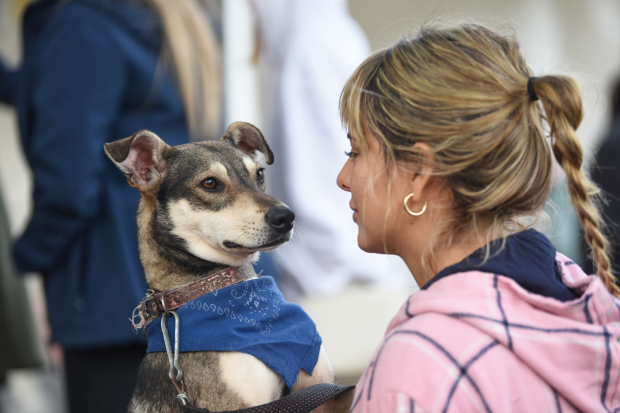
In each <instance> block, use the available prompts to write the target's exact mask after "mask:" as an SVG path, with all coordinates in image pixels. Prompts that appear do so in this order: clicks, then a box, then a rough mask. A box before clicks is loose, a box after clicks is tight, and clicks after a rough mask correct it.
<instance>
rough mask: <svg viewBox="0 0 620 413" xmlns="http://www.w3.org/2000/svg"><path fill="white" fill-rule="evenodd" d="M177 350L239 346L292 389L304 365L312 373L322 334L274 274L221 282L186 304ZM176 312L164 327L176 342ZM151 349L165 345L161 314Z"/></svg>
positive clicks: (150, 335) (153, 326)
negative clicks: (225, 284)
mask: <svg viewBox="0 0 620 413" xmlns="http://www.w3.org/2000/svg"><path fill="white" fill-rule="evenodd" d="M176 313H177V314H178V315H179V318H180V323H181V325H180V340H179V344H180V345H179V351H180V352H182V353H183V352H189V351H237V352H241V353H246V354H250V355H252V356H254V357H256V358H257V359H259V360H261V361H262V362H263V363H265V364H266V365H267V366H268V367H269V368H271V370H273V371H274V372H276V373H277V374H279V375H280V376H281V377H282V379H283V380H284V382H285V383H286V385H287V387H288V388H289V390H293V386H294V385H295V382H296V381H297V375H298V374H299V372H300V370H302V369H303V370H305V371H307V372H308V374H312V371H313V370H314V366H315V365H316V363H317V361H318V359H319V352H320V350H321V336H320V335H319V333H318V332H317V330H316V326H315V324H314V322H313V321H312V319H311V318H310V317H309V316H308V314H306V313H305V312H304V310H303V309H302V308H301V307H300V306H299V305H297V304H292V303H289V302H286V301H284V298H283V297H282V293H280V290H279V289H278V287H277V286H276V283H275V282H274V280H273V278H271V277H260V278H255V279H251V280H248V281H244V282H240V283H238V284H234V285H230V286H228V287H224V288H221V289H219V290H216V291H213V292H211V293H208V294H205V295H203V296H201V297H198V298H196V299H194V300H192V301H189V302H187V303H185V304H183V305H182V306H181V307H179V308H178V309H177V310H176ZM174 319H175V318H174V317H168V319H167V320H166V327H167V328H168V336H169V337H170V342H171V343H174ZM146 336H147V339H148V342H149V347H148V349H147V350H146V351H147V353H153V352H162V351H166V346H165V344H164V339H163V334H162V329H161V320H160V319H157V320H154V321H152V322H151V323H150V324H149V325H148V326H147V327H146Z"/></svg>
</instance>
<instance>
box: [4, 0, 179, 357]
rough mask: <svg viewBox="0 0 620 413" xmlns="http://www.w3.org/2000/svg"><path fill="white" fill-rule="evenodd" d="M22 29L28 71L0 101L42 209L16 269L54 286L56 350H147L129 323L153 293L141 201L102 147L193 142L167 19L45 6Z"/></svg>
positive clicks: (137, 11) (138, 12)
mask: <svg viewBox="0 0 620 413" xmlns="http://www.w3.org/2000/svg"><path fill="white" fill-rule="evenodd" d="M23 25H24V27H23V30H24V33H23V36H24V58H23V65H22V67H21V68H20V69H19V71H17V72H10V71H7V70H6V69H4V68H3V67H0V99H2V100H3V101H4V102H7V103H11V104H13V105H15V107H16V109H17V112H18V115H19V127H20V130H21V137H22V143H23V149H24V152H25V154H26V157H27V159H28V162H29V163H30V166H31V168H32V171H33V175H34V194H33V197H34V210H33V213H32V217H31V220H30V223H29V224H28V226H27V228H26V230H25V232H24V234H23V235H22V236H21V238H19V240H18V241H17V242H16V243H15V245H14V258H15V262H16V265H17V267H18V269H19V270H20V271H21V272H33V271H36V272H41V273H42V274H43V276H44V280H45V289H46V292H47V300H48V309H49V319H50V322H51V327H52V340H53V341H55V342H59V343H61V344H62V345H64V346H65V347H67V348H85V347H93V346H110V345H117V344H118V345H122V344H130V343H131V342H144V338H143V337H142V336H140V335H135V334H134V332H133V331H132V328H131V324H130V322H129V317H130V316H131V313H132V310H133V309H134V307H136V306H137V305H138V304H139V302H140V300H141V299H142V297H143V296H144V293H145V290H146V288H147V285H146V283H145V279H144V274H143V270H142V266H141V264H140V260H139V258H138V245H137V234H136V223H135V215H136V210H137V208H138V201H139V193H138V191H137V190H136V189H134V188H132V187H130V186H129V185H128V184H127V181H126V180H125V177H124V176H123V174H122V173H121V172H120V171H119V170H118V169H117V168H116V166H114V165H113V164H112V162H111V161H109V160H108V159H107V157H106V156H105V154H104V151H103V144H104V143H105V142H111V141H114V140H117V139H121V138H125V137H127V136H130V135H132V134H133V133H134V132H136V131H138V130H140V129H149V130H151V131H153V132H155V133H156V134H158V135H159V136H161V137H162V138H163V139H164V140H165V141H166V142H167V143H169V144H171V145H178V144H182V143H187V142H188V141H189V133H188V129H187V127H186V122H185V113H184V109H183V106H182V103H181V100H180V98H179V95H178V93H177V91H176V89H175V87H174V84H173V81H172V78H171V76H170V71H169V70H167V69H166V67H165V65H164V64H162V62H160V59H159V57H160V50H161V43H162V34H161V31H160V28H159V22H158V19H157V16H156V15H155V14H153V13H152V12H151V11H150V10H149V9H148V8H146V7H144V6H140V3H139V2H129V1H121V0H74V1H72V2H69V3H68V4H66V5H65V4H64V2H62V1H57V0H41V1H38V2H36V3H34V4H33V5H32V6H31V7H30V8H29V9H28V10H27V12H26V15H25V17H24V23H23ZM158 62H159V65H158ZM0 66H1V65H0Z"/></svg>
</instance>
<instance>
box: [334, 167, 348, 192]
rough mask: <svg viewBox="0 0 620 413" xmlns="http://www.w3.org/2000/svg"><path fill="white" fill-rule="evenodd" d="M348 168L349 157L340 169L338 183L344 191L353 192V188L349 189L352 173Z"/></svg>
mask: <svg viewBox="0 0 620 413" xmlns="http://www.w3.org/2000/svg"><path fill="white" fill-rule="evenodd" d="M348 169H349V160H348V159H347V162H345V164H344V166H343V167H342V169H341V170H340V173H339V174H338V177H337V178H336V184H337V185H338V187H339V188H340V189H342V190H343V191H346V192H351V190H350V189H349V179H350V177H351V173H350V171H349V170H348Z"/></svg>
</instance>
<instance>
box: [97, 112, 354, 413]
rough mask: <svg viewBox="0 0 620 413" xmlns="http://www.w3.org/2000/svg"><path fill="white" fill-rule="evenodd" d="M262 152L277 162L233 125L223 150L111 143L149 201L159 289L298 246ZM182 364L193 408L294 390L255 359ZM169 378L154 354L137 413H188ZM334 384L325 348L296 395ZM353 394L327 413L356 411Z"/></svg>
mask: <svg viewBox="0 0 620 413" xmlns="http://www.w3.org/2000/svg"><path fill="white" fill-rule="evenodd" d="M257 151H259V152H261V153H262V154H263V155H264V156H265V160H266V162H267V164H271V163H273V159H274V157H273V153H272V152H271V150H270V149H269V146H268V145H267V142H266V141H265V139H264V138H263V135H262V134H261V132H260V131H259V130H258V129H257V128H256V127H254V126H253V125H250V124H248V123H243V122H236V123H233V124H232V125H231V126H230V127H229V128H228V130H227V131H226V133H225V134H224V136H223V137H222V139H221V141H219V142H200V143H190V144H186V145H179V146H175V147H171V146H169V145H167V144H166V143H165V142H164V141H162V140H161V139H160V138H159V137H158V136H156V135H155V134H154V133H152V132H149V131H147V130H141V131H139V132H137V133H136V134H134V135H133V136H131V137H129V138H126V139H122V140H119V141H116V142H112V143H108V144H106V145H105V152H106V154H107V155H108V157H109V158H110V159H111V160H112V161H113V162H114V163H115V164H116V166H117V167H118V168H119V169H120V170H121V171H122V172H123V173H124V174H125V176H126V177H127V180H128V182H129V184H130V185H131V186H133V187H135V188H136V189H138V190H139V191H140V193H141V195H142V199H141V202H140V206H139V209H138V214H137V223H138V239H139V249H140V259H141V261H142V265H143V266H144V270H145V274H146V281H147V283H148V284H149V286H150V288H151V289H153V290H155V291H161V292H165V291H170V290H173V289H176V288H179V287H182V286H184V285H186V284H189V283H192V282H194V281H196V280H198V279H201V278H203V277H205V276H208V275H210V274H214V273H216V272H218V271H220V270H222V269H224V268H226V267H229V266H241V265H244V264H247V263H251V262H254V261H255V260H256V259H257V258H258V255H259V252H260V251H271V250H274V249H276V248H277V247H279V246H280V245H282V244H284V243H285V242H287V241H289V240H290V239H291V236H292V234H293V226H294V225H293V220H294V218H295V215H294V213H293V212H292V211H291V210H290V209H289V208H288V207H286V205H284V204H282V203H281V202H280V201H278V200H277V199H275V198H273V197H271V196H269V195H267V194H265V193H264V191H265V179H264V168H263V166H262V165H261V164H260V163H258V162H257V160H256V152H257ZM151 321H153V320H152V319H151V320H147V323H148V322H151ZM205 328H208V326H205ZM181 339H182V337H181ZM179 361H180V365H181V366H182V368H183V370H184V377H185V378H184V381H185V384H186V386H187V388H188V389H189V390H188V395H189V401H190V403H191V404H192V405H194V406H196V407H201V408H206V409H209V410H211V411H214V412H218V411H225V410H234V409H241V408H245V407H250V406H256V405H260V404H264V403H268V402H271V401H273V400H276V399H278V398H280V397H282V396H283V395H284V394H286V392H287V391H288V389H287V388H286V386H285V384H284V381H283V380H282V378H281V377H280V375H278V374H276V373H274V372H273V371H272V370H270V369H269V368H268V367H267V366H266V365H265V364H264V363H263V362H262V361H260V360H258V359H257V358H255V357H253V356H251V355H249V354H245V353H241V352H234V351H229V352H214V351H205V352H187V353H181V355H180V359H179ZM168 370H169V363H168V358H167V355H166V353H162V352H159V353H149V354H147V355H146V357H145V358H144V361H143V362H142V365H141V367H140V373H139V379H138V384H137V387H136V389H135V392H134V395H133V398H132V401H131V404H130V406H129V411H130V412H134V413H138V412H157V413H167V412H180V407H179V401H178V400H177V399H176V397H175V392H174V388H173V386H172V384H171V382H170V379H169V378H168ZM334 382H335V377H334V374H333V372H332V370H331V366H330V364H329V361H328V359H327V356H326V354H325V352H324V351H323V349H321V352H320V355H319V359H318V362H317V364H316V366H315V368H314V371H312V375H309V374H308V373H306V372H305V371H304V370H301V371H300V372H299V375H298V377H297V382H296V384H295V387H294V388H293V391H297V390H299V389H302V388H304V387H307V386H310V385H313V384H317V383H334ZM348 393H349V394H347V395H346V396H344V395H343V396H344V397H340V398H339V399H337V400H332V401H331V402H329V403H327V404H325V405H323V406H321V407H320V408H319V409H320V411H325V412H329V411H334V412H335V411H343V412H344V411H348V407H349V406H350V397H352V392H348ZM319 409H317V410H316V411H319Z"/></svg>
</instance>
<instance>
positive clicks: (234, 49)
mask: <svg viewBox="0 0 620 413" xmlns="http://www.w3.org/2000/svg"><path fill="white" fill-rule="evenodd" d="M197 2H198V3H201V2H200V1H197ZM28 3H29V2H28V1H26V0H0V58H1V59H2V60H4V62H5V64H6V65H7V66H8V67H18V66H19V65H20V62H21V59H22V50H21V48H22V38H21V36H22V35H21V33H22V32H21V21H22V18H23V13H24V10H25V9H26V7H27V6H28ZM203 3H204V7H205V10H206V11H205V13H209V14H210V19H211V22H212V23H213V22H215V23H213V26H214V30H215V31H216V32H217V33H218V39H219V42H220V45H219V46H220V47H221V56H222V59H221V64H222V73H223V77H222V97H221V102H222V108H221V109H222V110H221V113H222V115H221V117H222V122H221V123H222V125H221V126H220V129H222V128H225V127H226V126H227V125H228V124H230V123H231V122H234V121H239V120H242V121H246V122H250V123H253V124H255V125H256V126H258V127H259V128H260V129H261V130H262V131H263V132H264V134H265V137H266V139H267V141H268V142H269V144H270V146H271V147H272V149H273V150H274V153H275V160H276V161H275V164H274V166H273V167H270V168H268V169H267V179H268V181H267V182H268V191H269V192H271V193H272V194H274V195H275V196H278V197H279V198H281V199H283V200H284V201H285V202H286V203H287V204H289V205H290V206H291V207H292V208H293V210H295V211H296V212H297V215H298V217H300V219H299V222H298V224H296V225H297V228H298V232H297V236H296V239H295V241H294V242H293V243H292V244H291V245H290V246H285V247H284V248H282V250H281V251H280V252H279V253H274V254H271V255H266V256H264V257H263V259H261V262H259V267H260V269H261V270H263V271H264V273H266V274H272V273H273V274H274V275H277V277H278V278H277V279H278V282H279V284H280V285H281V288H282V289H283V291H284V293H285V295H286V297H287V298H288V299H290V300H293V301H296V302H299V303H300V304H301V305H302V306H303V307H304V308H305V309H306V311H308V313H309V314H310V315H311V316H312V317H313V318H314V320H315V321H316V323H317V326H318V329H319V332H320V333H321V335H322V336H323V339H324V344H325V348H326V350H327V352H328V354H329V356H330V359H331V362H332V365H333V368H334V370H335V372H336V374H337V376H338V377H339V379H340V381H341V382H343V383H346V384H348V383H355V382H356V381H357V378H358V377H359V375H360V374H361V372H362V370H363V369H364V367H365V366H366V363H367V362H368V360H369V359H370V357H371V355H372V352H373V351H374V349H375V347H376V345H377V344H378V343H379V341H380V339H381V337H382V334H383V332H384V329H385V328H386V326H387V323H388V322H389V320H390V319H391V317H392V316H393V315H394V314H395V313H396V311H397V310H398V308H399V307H400V306H401V305H402V303H404V301H405V300H406V298H407V297H408V296H409V295H410V294H411V293H414V292H415V291H416V290H417V286H416V285H415V283H414V281H413V278H412V277H411V275H410V274H409V273H408V271H407V269H406V267H405V266H404V264H403V263H402V262H401V261H400V260H398V259H396V258H393V257H380V256H375V257H371V256H368V255H367V254H364V253H362V252H361V251H359V250H358V249H357V248H356V244H355V226H354V224H353V223H352V222H351V219H350V212H351V211H350V210H349V209H348V204H347V203H348V197H347V196H346V194H344V193H340V192H339V190H338V189H337V188H336V184H335V180H336V174H337V172H338V170H339V169H340V167H341V166H342V164H343V163H344V161H345V160H346V158H345V156H344V155H342V150H344V149H346V148H347V144H348V143H347V142H346V138H345V134H344V132H343V131H342V130H339V129H338V128H339V127H340V125H339V120H338V95H339V90H340V89H341V88H342V86H343V85H344V82H345V81H346V78H347V76H348V75H350V74H351V73H352V71H353V70H354V68H355V66H356V65H357V64H358V63H360V62H361V60H363V59H364V57H365V56H367V55H368V53H370V52H371V51H372V50H377V49H379V48H382V47H385V46H389V45H391V44H392V43H393V42H394V41H395V40H396V39H397V38H398V37H400V36H406V35H407V34H412V33H415V29H416V28H417V27H419V26H420V24H421V23H422V22H424V21H426V20H428V19H431V18H435V17H440V16H452V17H457V18H475V19H478V20H481V21H483V22H486V23H491V24H506V25H508V26H510V27H512V28H513V29H514V30H515V31H516V33H517V34H518V38H519V39H520V43H521V47H522V49H523V52H524V54H525V57H526V60H527V62H528V63H529V65H530V67H531V68H532V70H533V72H534V75H535V76H539V75H544V74H547V73H549V74H555V73H566V74H571V75H573V76H575V77H577V78H578V79H579V80H580V82H581V84H582V87H583V95H584V100H585V105H586V110H585V119H584V121H583V123H582V125H581V127H580V128H579V130H578V131H577V133H578V135H579V137H580V140H581V142H582V145H583V147H584V150H585V154H586V157H585V158H586V163H588V162H590V161H591V160H592V159H593V157H594V156H595V153H596V150H597V148H598V147H599V145H600V142H601V141H602V139H603V138H604V137H605V136H606V135H607V134H608V133H609V130H610V128H611V125H612V116H611V109H610V104H609V100H610V96H611V92H612V88H613V87H614V85H615V84H616V82H617V80H618V79H619V77H620V76H619V75H620V2H618V1H617V0H520V1H512V0H435V1H430V0H381V1H378V0H349V1H348V4H347V2H346V1H344V0H320V1H318V0H317V1H314V0H313V1H307V2H306V5H305V6H303V7H302V6H293V3H295V2H293V1H288V0H281V1H277V0H273V1H261V0H255V1H248V0H219V1H208V2H203ZM206 3H208V4H206ZM295 7H298V8H299V9H295ZM295 19H298V20H295ZM302 23H303V24H302ZM295 51H297V53H295ZM299 51H303V53H299ZM322 62H331V63H333V64H331V66H329V65H327V66H329V67H328V68H326V67H325V66H326V65H322V64H321V63H322ZM123 137H125V136H113V137H110V140H115V139H120V138H123ZM162 137H163V138H164V140H165V139H166V137H165V136H162ZM102 156H103V153H102ZM309 176H311V177H312V180H310V181H307V180H308V179H309V178H308V177H309ZM32 181H33V176H32V172H31V168H30V167H29V165H28V162H27V161H26V159H25V156H24V152H23V150H22V147H21V141H20V133H19V127H18V121H17V114H16V111H15V110H14V109H13V107H11V106H9V105H2V104H0V190H1V191H2V194H3V198H4V203H5V207H6V214H7V216H8V223H9V229H10V233H11V234H12V236H13V237H18V236H19V235H20V234H21V233H22V232H23V231H24V229H25V228H26V226H27V224H28V221H29V218H30V215H31V213H32V192H33V183H32ZM554 182H555V189H554V191H553V193H552V195H551V200H550V202H549V205H548V207H547V213H548V215H549V217H550V219H549V220H548V221H545V222H542V223H541V228H542V229H543V230H544V232H546V233H547V234H548V235H549V236H550V237H551V240H552V241H553V242H554V243H555V245H556V247H557V248H558V250H559V251H561V252H563V253H564V254H566V255H568V256H569V257H572V258H573V259H575V260H576V261H578V262H580V263H584V260H585V258H586V257H585V253H584V251H583V246H582V243H581V241H580V235H579V231H578V229H577V223H576V219H575V217H574V214H573V212H572V209H571V208H568V207H567V205H570V204H569V203H567V202H569V198H568V195H567V194H566V191H565V189H564V185H563V177H562V176H561V174H558V175H557V176H556V178H555V180H554ZM317 183H318V185H316V184H317ZM315 185H316V186H324V187H326V189H318V188H317V189H316V190H317V191H319V192H318V193H317V192H315V190H313V191H312V192H309V193H308V192H305V193H304V191H301V193H300V191H299V188H300V187H301V188H306V189H307V188H314V186H315ZM320 191H325V192H320ZM310 195H311V198H313V199H315V200H314V201H313V200H309V199H308V196H310ZM325 212H327V213H325ZM315 215H316V216H315ZM325 215H329V216H330V217H332V218H331V219H332V221H330V220H329V219H323V218H321V217H322V216H325ZM341 217H344V218H341ZM347 220H348V221H347ZM344 221H346V223H344ZM325 240H327V241H325ZM0 257H2V255H0ZM313 257H320V259H316V260H315V259H313ZM300 267H303V268H300ZM22 279H23V281H24V282H25V289H26V291H27V297H28V300H29V307H30V308H31V312H32V314H33V317H34V319H35V321H36V322H35V324H36V334H37V337H38V340H39V342H40V348H41V354H42V355H43V357H42V364H40V366H39V367H34V368H25V369H23V368H22V369H11V370H8V371H7V372H3V371H0V379H1V377H2V375H3V373H6V374H5V375H4V376H5V379H4V381H3V382H2V384H0V412H3V413H4V412H10V413H13V412H20V413H30V412H32V413H35V412H58V413H65V412H67V411H68V408H67V402H66V397H65V394H66V389H65V387H64V381H63V374H64V373H63V349H62V347H61V346H60V345H58V344H50V343H49V339H50V331H49V326H48V323H47V315H46V304H45V293H44V288H43V281H42V278H41V276H40V275H38V274H36V273H32V274H27V275H25V276H24V277H22ZM136 304H137V303H136ZM0 308H4V307H0ZM5 311H6V310H5ZM0 316H2V315H0ZM4 316H5V317H6V316H7V314H4ZM127 317H129V314H127ZM127 328H130V326H129V324H127ZM3 334H4V332H0V339H1V337H2V335H3ZM0 348H1V347H0ZM0 366H2V364H0ZM93 374H95V372H93ZM74 413H75V412H74Z"/></svg>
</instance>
